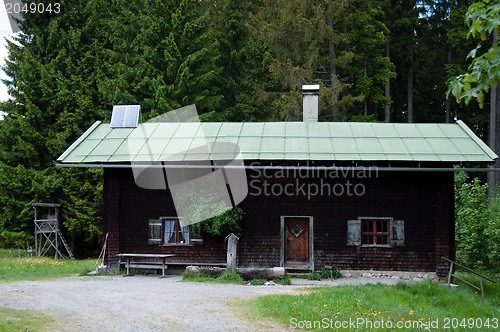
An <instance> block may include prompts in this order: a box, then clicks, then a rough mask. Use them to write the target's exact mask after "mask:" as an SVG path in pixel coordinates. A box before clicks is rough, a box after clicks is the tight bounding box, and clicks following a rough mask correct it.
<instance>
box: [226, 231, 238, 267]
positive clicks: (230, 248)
mask: <svg viewBox="0 0 500 332" xmlns="http://www.w3.org/2000/svg"><path fill="white" fill-rule="evenodd" d="M239 239H240V238H239V237H237V236H236V235H234V234H233V233H231V234H229V235H228V236H226V241H227V271H230V272H236V247H237V245H238V240H239Z"/></svg>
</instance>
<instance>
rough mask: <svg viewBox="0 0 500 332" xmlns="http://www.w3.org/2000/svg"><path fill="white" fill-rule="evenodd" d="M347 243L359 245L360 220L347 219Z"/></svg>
mask: <svg viewBox="0 0 500 332" xmlns="http://www.w3.org/2000/svg"><path fill="white" fill-rule="evenodd" d="M347 245H348V246H360V245H361V220H348V221H347Z"/></svg>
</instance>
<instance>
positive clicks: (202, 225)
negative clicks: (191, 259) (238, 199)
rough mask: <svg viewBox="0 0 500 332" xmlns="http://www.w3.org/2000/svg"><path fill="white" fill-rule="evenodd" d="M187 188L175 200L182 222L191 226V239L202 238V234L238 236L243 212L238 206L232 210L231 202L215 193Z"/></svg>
mask: <svg viewBox="0 0 500 332" xmlns="http://www.w3.org/2000/svg"><path fill="white" fill-rule="evenodd" d="M188 188H189V190H184V191H182V192H180V193H179V194H178V195H176V199H177V200H178V202H179V206H180V207H181V210H182V211H183V216H182V218H183V220H185V221H186V222H187V223H188V224H191V225H190V226H189V227H190V232H191V233H192V234H193V237H197V236H198V237H202V236H203V234H204V233H206V234H208V235H212V236H226V235H228V234H230V233H234V234H235V235H238V236H239V235H240V231H241V227H240V222H241V221H242V220H243V215H244V212H243V210H242V209H241V208H240V207H239V206H237V207H235V208H233V207H232V206H231V202H228V201H226V200H225V199H224V197H222V195H221V194H218V193H217V192H212V191H209V190H207V189H201V188H194V187H188ZM207 216H208V218H207Z"/></svg>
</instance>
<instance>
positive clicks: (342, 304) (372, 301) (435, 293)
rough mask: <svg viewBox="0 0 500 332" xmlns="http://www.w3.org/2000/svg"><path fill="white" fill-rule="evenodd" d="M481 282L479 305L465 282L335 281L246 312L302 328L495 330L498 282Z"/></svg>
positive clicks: (261, 302)
mask: <svg viewBox="0 0 500 332" xmlns="http://www.w3.org/2000/svg"><path fill="white" fill-rule="evenodd" d="M468 278H469V279H474V278H471V277H470V276H468ZM476 281H477V279H476ZM477 284H478V285H479V282H478V281H477ZM485 287H486V291H485V293H486V300H485V303H484V304H483V303H482V302H481V296H480V294H477V292H475V291H473V290H472V289H470V288H468V287H467V286H465V285H461V286H459V287H458V288H457V289H452V288H449V287H448V286H447V285H443V284H439V283H437V282H436V281H425V282H420V283H413V284H398V285H396V286H388V285H380V284H379V285H365V286H337V287H330V288H324V289H315V290H312V291H311V293H309V294H305V295H296V296H290V295H273V296H265V297H260V298H257V299H256V300H254V301H252V302H251V303H250V312H251V314H252V316H254V317H270V318H272V319H274V320H276V321H278V322H281V323H283V324H285V325H286V326H288V327H291V328H299V329H306V330H343V331H394V330H402V331H437V330H449V331H498V330H500V321H499V319H500V282H497V283H496V284H492V283H489V282H485ZM391 324H392V325H391ZM397 324H400V325H397ZM400 326H401V327H402V328H401V329H399V327H400ZM447 327H448V329H446V328H447ZM481 327H482V328H481Z"/></svg>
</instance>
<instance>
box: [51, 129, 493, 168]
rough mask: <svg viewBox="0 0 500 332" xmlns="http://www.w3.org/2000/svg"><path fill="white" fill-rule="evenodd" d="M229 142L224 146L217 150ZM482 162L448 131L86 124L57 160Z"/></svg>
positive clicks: (476, 145) (477, 150) (472, 138)
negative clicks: (241, 159)
mask: <svg viewBox="0 0 500 332" xmlns="http://www.w3.org/2000/svg"><path fill="white" fill-rule="evenodd" d="M224 143H232V144H224ZM238 153H240V155H239V158H243V159H246V160H338V161H341V160H349V161H351V160H352V161H371V160H372V161H386V160H387V161H446V162H461V161H488V162H491V161H493V159H495V158H497V155H496V154H495V153H494V152H493V151H491V149H489V148H488V146H487V145H486V144H484V143H483V142H482V141H481V140H480V139H479V138H478V137H477V136H476V135H475V134H474V133H473V132H472V131H471V130H470V129H469V128H468V127H467V126H466V125H465V124H464V123H463V122H462V121H457V123H455V124H406V123H355V122H341V123H339V122H266V123H250V122H245V123H211V122H208V123H196V122H189V123H188V122H182V123H143V124H140V125H139V126H138V127H136V128H110V126H109V124H103V123H100V122H99V121H98V122H96V123H94V124H93V125H92V126H91V127H90V128H89V129H88V130H87V131H86V132H85V133H84V134H83V135H82V136H81V137H80V138H78V139H77V140H76V141H75V142H74V143H73V144H72V145H71V146H70V147H69V148H68V149H67V150H66V151H65V152H64V153H63V154H62V155H61V156H60V157H59V158H58V159H57V160H58V161H59V162H62V163H119V162H156V161H194V160H229V159H233V158H235V157H237V156H238Z"/></svg>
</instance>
